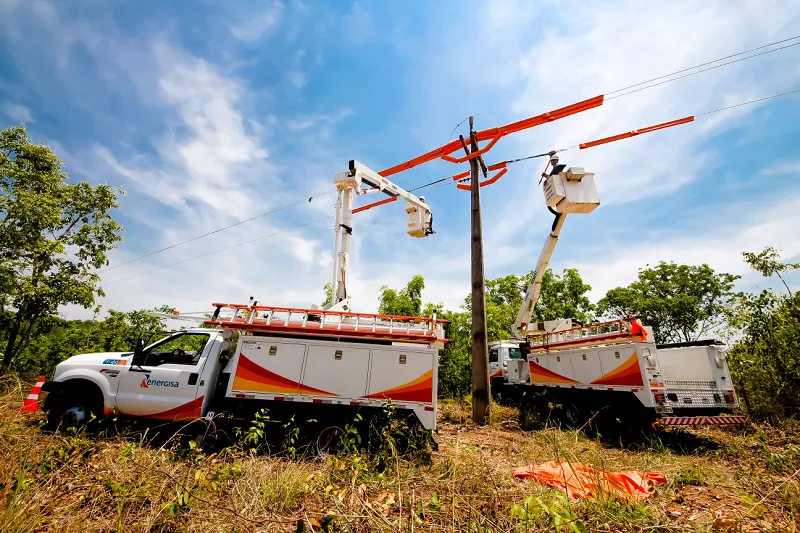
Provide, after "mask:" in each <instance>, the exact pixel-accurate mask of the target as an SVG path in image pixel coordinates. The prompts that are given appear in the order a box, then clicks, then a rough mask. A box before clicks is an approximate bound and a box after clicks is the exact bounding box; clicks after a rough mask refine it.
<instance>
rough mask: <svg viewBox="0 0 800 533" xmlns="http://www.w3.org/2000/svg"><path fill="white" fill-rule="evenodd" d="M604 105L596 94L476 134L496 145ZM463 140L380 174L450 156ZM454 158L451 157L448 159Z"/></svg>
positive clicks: (476, 153) (384, 174)
mask: <svg viewBox="0 0 800 533" xmlns="http://www.w3.org/2000/svg"><path fill="white" fill-rule="evenodd" d="M601 105H603V95H602V94H601V95H600V96H595V97H594V98H589V99H588V100H583V101H582V102H578V103H577V104H572V105H568V106H566V107H562V108H560V109H556V110H553V111H550V112H549V113H542V114H541V115H537V116H535V117H530V118H526V119H524V120H520V121H517V122H512V123H511V124H506V125H505V126H499V127H495V128H489V129H485V130H481V131H478V132H476V136H477V139H478V141H486V140H488V139H492V140H493V141H494V142H491V143H490V145H492V146H493V145H494V143H495V142H497V140H499V139H500V138H501V137H504V136H506V135H509V134H511V133H516V132H518V131H522V130H526V129H529V128H533V127H535V126H541V125H542V124H546V123H547V122H552V121H554V120H558V119H561V118H564V117H568V116H570V115H574V114H576V113H580V112H581V111H586V110H588V109H592V108H595V107H598V106H601ZM461 149H462V146H461V141H460V140H458V139H456V140H454V141H450V142H449V143H447V144H445V145H444V146H440V147H439V148H436V149H435V150H431V151H430V152H427V153H425V154H422V155H421V156H418V157H415V158H414V159H409V160H408V161H406V162H404V163H400V164H399V165H395V166H393V167H390V168H387V169H386V170H382V171H381V172H379V173H378V174H380V175H381V176H383V177H387V176H391V175H392V174H397V173H398V172H402V171H404V170H408V169H410V168H414V167H416V166H419V165H422V164H423V163H427V162H428V161H433V160H434V159H438V158H441V157H443V156H449V155H450V154H452V153H453V152H455V151H457V150H461ZM487 149H488V147H486V148H484V150H483V151H484V152H485V151H486V150H487ZM479 152H480V153H478V152H475V157H477V156H478V155H480V154H481V153H483V152H481V151H479ZM451 159H454V158H449V159H447V160H448V161H449V160H451ZM468 159H469V157H467V158H461V159H456V161H458V162H463V161H467V160H468Z"/></svg>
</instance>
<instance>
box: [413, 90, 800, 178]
mask: <svg viewBox="0 0 800 533" xmlns="http://www.w3.org/2000/svg"><path fill="white" fill-rule="evenodd" d="M796 93H800V89H794V90H791V91H786V92H783V93H778V94H773V95H770V96H765V97H763V98H756V99H754V100H748V101H746V102H740V103H738V104H732V105H729V106H725V107H720V108H718V109H712V110H711V111H705V112H703V113H697V114H696V115H693V118H699V117H702V116H705V115H711V114H712V113H719V112H720V111H727V110H729V109H734V108H737V107H742V106H746V105H750V104H755V103H758V102H764V101H766V100H772V99H773V98H779V97H781V96H787V95H790V94H796ZM617 140H621V139H617ZM579 146H581V145H580V143H579V144H575V145H572V146H570V147H568V148H560V149H558V150H552V152H544V153H541V154H536V155H529V156H525V157H520V158H517V159H509V160H507V161H504V163H505V164H506V165H510V164H512V163H519V162H520V161H526V160H528V159H534V158H537V157H544V156H549V155H551V153H558V152H565V151H567V150H572V149H573V148H578V147H579ZM469 180H470V178H463V179H459V180H453V176H448V177H446V178H442V179H438V180H435V181H432V182H430V183H426V184H424V185H420V186H418V187H416V188H414V189H411V190H414V191H415V190H419V189H424V188H427V187H432V186H434V185H437V184H438V186H436V187H433V188H435V189H437V188H439V187H442V186H445V185H449V183H442V182H445V181H456V182H457V183H462V182H467V181H469Z"/></svg>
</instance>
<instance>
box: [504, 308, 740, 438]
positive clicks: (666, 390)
mask: <svg viewBox="0 0 800 533" xmlns="http://www.w3.org/2000/svg"><path fill="white" fill-rule="evenodd" d="M626 324H630V325H626ZM636 324H638V322H636V321H633V320H628V321H613V322H609V323H604V324H603V325H599V326H598V325H594V326H579V327H576V328H570V329H555V330H551V333H544V334H540V335H538V336H536V337H534V339H535V341H534V342H530V341H529V342H528V343H526V344H523V345H522V348H523V352H528V353H527V356H526V358H525V359H519V358H509V359H507V360H502V361H500V362H499V365H502V368H501V367H500V366H499V365H498V368H499V370H498V372H496V373H495V374H493V377H494V380H493V381H492V385H493V386H494V387H499V388H500V390H504V391H505V393H506V394H509V395H512V396H513V395H515V394H514V393H515V392H518V390H519V388H520V387H523V388H528V387H531V386H533V387H537V388H539V389H540V390H545V391H547V392H548V394H550V395H551V397H552V398H554V399H557V400H558V401H559V402H561V403H566V404H571V405H573V406H574V407H575V412H578V411H583V414H587V413H589V412H591V411H596V410H597V409H599V408H605V407H608V408H609V409H611V408H613V409H617V410H620V409H621V410H626V409H627V410H630V409H634V408H636V410H637V411H639V412H642V413H644V414H645V415H646V416H647V417H648V418H650V419H652V420H653V421H655V422H658V423H661V424H664V425H699V424H726V423H739V422H743V421H744V417H737V416H732V415H727V414H726V413H728V412H730V411H731V410H733V409H735V408H737V407H738V406H739V404H738V401H737V399H736V395H735V393H734V390H733V384H732V383H731V376H730V372H729V370H728V366H727V363H726V361H725V353H724V347H723V345H722V344H720V343H717V342H715V341H697V342H689V343H676V344H663V345H656V344H655V343H653V342H647V339H649V338H652V331H651V330H650V328H647V327H641V326H640V327H638V328H636V327H635V325H636ZM511 346H512V343H511V342H510V341H503V342H501V343H498V345H497V348H498V354H499V356H500V357H501V358H502V357H507V356H508V355H509V354H515V353H514V352H513V351H512V350H511ZM500 396H501V397H502V396H503V393H501V394H500ZM637 406H638V407H637Z"/></svg>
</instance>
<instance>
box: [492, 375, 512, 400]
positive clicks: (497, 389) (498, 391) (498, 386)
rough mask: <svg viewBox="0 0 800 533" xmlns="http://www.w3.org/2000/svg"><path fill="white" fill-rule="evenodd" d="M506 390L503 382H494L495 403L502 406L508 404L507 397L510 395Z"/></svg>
mask: <svg viewBox="0 0 800 533" xmlns="http://www.w3.org/2000/svg"><path fill="white" fill-rule="evenodd" d="M505 388H506V387H505V383H504V382H503V380H501V379H496V380H494V381H492V386H491V390H492V399H493V400H494V401H495V403H498V404H500V405H505V404H506V402H507V401H508V398H507V397H506V396H508V395H507V394H506V390H505Z"/></svg>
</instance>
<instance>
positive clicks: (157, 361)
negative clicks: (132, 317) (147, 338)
mask: <svg viewBox="0 0 800 533" xmlns="http://www.w3.org/2000/svg"><path fill="white" fill-rule="evenodd" d="M212 334H213V335H216V332H209V333H199V332H180V333H177V334H175V335H171V336H169V337H167V338H165V339H163V340H161V341H159V342H157V343H155V344H153V345H151V346H149V347H147V348H145V350H144V352H143V355H144V362H143V363H142V365H141V366H135V365H132V364H131V365H129V366H127V367H126V369H125V370H124V371H123V372H122V375H121V376H120V380H119V388H118V389H117V399H116V408H117V411H118V412H119V413H121V414H125V415H133V416H143V417H147V418H159V419H164V420H178V419H185V418H194V417H197V416H200V411H201V408H202V405H203V400H204V398H203V397H202V396H201V397H198V396H197V391H198V381H199V378H200V374H201V372H202V369H203V365H204V364H205V362H206V359H207V358H208V356H209V353H210V352H211V351H212V349H213V347H214V345H215V343H212V342H210V340H211V336H212ZM204 388H205V387H204Z"/></svg>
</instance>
